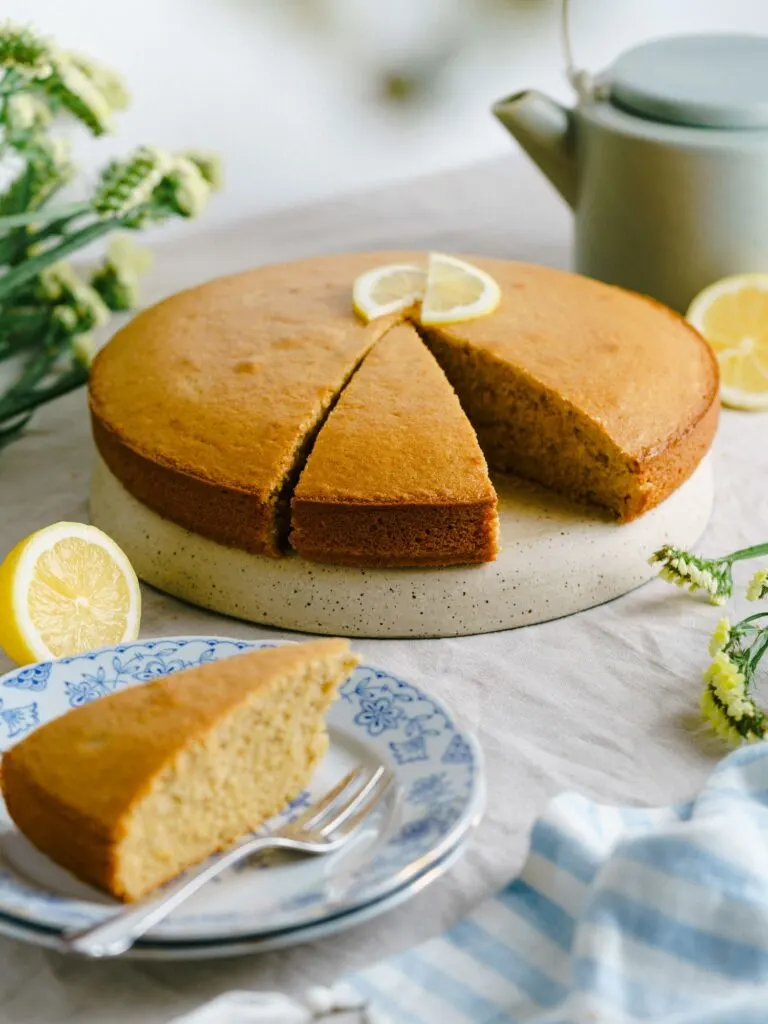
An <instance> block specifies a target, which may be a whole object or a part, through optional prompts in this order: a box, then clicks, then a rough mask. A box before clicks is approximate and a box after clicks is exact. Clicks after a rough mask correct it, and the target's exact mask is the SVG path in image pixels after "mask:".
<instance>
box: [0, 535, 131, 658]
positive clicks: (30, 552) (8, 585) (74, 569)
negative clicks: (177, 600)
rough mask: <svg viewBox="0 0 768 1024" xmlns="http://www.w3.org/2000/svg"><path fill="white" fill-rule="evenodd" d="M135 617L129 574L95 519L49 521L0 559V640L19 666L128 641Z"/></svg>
mask: <svg viewBox="0 0 768 1024" xmlns="http://www.w3.org/2000/svg"><path fill="white" fill-rule="evenodd" d="M140 619H141V591H140V589H139V581H138V579H137V578H136V573H135V572H134V571H133V567H132V566H131V563H130V562H129V561H128V559H127V558H126V556H125V555H124V554H123V552H122V551H121V550H120V548H119V547H118V546H117V544H115V542H114V541H113V540H112V539H111V538H110V537H108V536H107V535H106V534H105V533H102V531H101V530H97V529H96V527H95V526H86V525H84V524H83V523H54V525H53V526H48V527H46V528H45V529H43V530H38V531H37V533H33V534H31V535H30V536H29V537H27V538H26V539H25V540H22V541H20V542H19V543H18V544H17V545H16V547H15V548H14V549H13V550H12V551H11V552H10V554H9V555H8V556H7V558H6V559H5V561H4V562H3V563H2V565H0V647H2V648H3V650H4V651H5V653H6V654H7V655H8V656H9V657H10V658H13V660H14V661H16V662H17V663H18V664H20V665H25V664H27V663H29V662H31V661H45V660H48V659H50V658H60V657H64V656H68V655H72V654H80V653H83V652H84V651H90V650H93V649H94V648H95V647H103V646H106V645H108V644H117V643H122V642H124V641H126V640H135V639H136V637H137V636H138V632H139V622H140Z"/></svg>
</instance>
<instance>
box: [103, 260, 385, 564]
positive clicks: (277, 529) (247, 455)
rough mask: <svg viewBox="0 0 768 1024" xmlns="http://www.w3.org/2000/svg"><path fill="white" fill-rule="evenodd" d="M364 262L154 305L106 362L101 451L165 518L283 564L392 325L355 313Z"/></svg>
mask: <svg viewBox="0 0 768 1024" xmlns="http://www.w3.org/2000/svg"><path fill="white" fill-rule="evenodd" d="M356 267H357V264H356V263H355V262H354V261H352V262H351V263H350V262H348V261H347V262H345V260H344V259H343V258H336V259H333V260H328V259H324V260H323V259H321V260H317V261H312V260H307V261H305V262H303V263H297V264H295V265H287V266H286V265H276V266H270V267H260V268H258V269H257V270H253V271H249V272H248V273H245V274H238V275H236V276H234V277H228V278H221V279H219V280H217V281H211V282H210V283H209V284H206V285H202V286H200V287H198V288H193V289H191V290H189V291H186V292H182V293H181V294H179V295H175V296H173V297H172V298H170V299H167V300H166V301H165V302H161V303H160V304H159V305H157V306H154V307H153V308H151V309H148V310H146V311H145V312H143V313H141V314H140V315H139V316H137V317H136V318H135V319H134V320H132V321H131V322H130V323H129V324H128V325H127V326H126V327H124V328H123V329H122V330H121V331H120V332H118V334H117V335H116V336H115V337H114V338H113V339H112V341H111V342H110V344H109V345H108V346H107V347H106V348H105V349H104V350H103V351H102V352H101V353H100V355H99V356H98V357H97V359H96V360H95V362H94V365H93V369H92V371H91V379H90V405H91V413H92V420H93V431H94V438H95V441H96V445H97V447H98V449H99V451H100V453H101V455H102V457H103V459H104V461H105V462H106V464H107V466H109V468H110V469H111V471H112V472H113V474H114V475H115V476H116V477H117V478H118V480H120V481H121V483H122V484H123V485H124V486H125V488H126V489H127V490H128V491H129V492H130V493H131V494H133V495H134V497H136V498H138V499H139V501H141V502H143V503H144V504H145V505H147V506H148V507H149V508H151V509H153V510H154V511H155V512H159V513H160V515H162V516H165V517H166V518H167V519H170V520H172V521H173V522H176V523H178V524H179V525H180V526H185V527H187V528H188V529H190V530H193V531H194V532H196V533H200V534H203V535H204V536H206V537H210V538H211V539H212V540H216V541H219V542H220V543H223V544H229V545H233V546H235V547H240V548H244V549H245V550H247V551H252V552H256V553H259V554H267V555H277V554H279V553H280V550H281V548H282V546H283V542H284V539H285V537H284V535H285V532H286V531H287V521H286V518H285V517H286V511H287V505H288V502H289V500H290V492H291V488H292V486H293V484H294V483H295V481H296V477H297V475H298V470H299V468H300V466H301V464H302V461H303V458H304V455H305V454H306V451H307V450H308V448H309V446H310V445H311V443H312V439H313V437H314V434H315V433H316V431H317V429H318V427H319V425H320V424H321V422H322V420H323V418H324V416H325V415H326V413H327V411H328V409H329V407H330V405H331V404H332V402H333V401H334V399H335V398H336V396H337V395H338V393H339V391H340V390H341V389H342V388H343V387H344V384H345V383H346V381H347V380H348V379H349V377H350V375H351V374H352V373H353V372H354V370H355V368H356V366H357V365H358V363H359V362H360V360H361V359H362V358H363V357H364V355H365V353H366V352H367V350H368V348H369V347H370V346H371V344H372V343H373V342H374V341H375V340H376V338H378V337H379V336H381V334H383V333H384V332H385V331H386V329H387V327H388V326H389V323H390V322H391V321H387V320H386V319H382V320H377V321H375V322H374V323H372V324H370V325H369V326H364V325H362V324H360V323H358V322H357V321H356V320H355V319H354V317H353V316H352V315H351V314H350V310H349V288H350V281H351V280H352V279H353V278H354V276H355V273H356Z"/></svg>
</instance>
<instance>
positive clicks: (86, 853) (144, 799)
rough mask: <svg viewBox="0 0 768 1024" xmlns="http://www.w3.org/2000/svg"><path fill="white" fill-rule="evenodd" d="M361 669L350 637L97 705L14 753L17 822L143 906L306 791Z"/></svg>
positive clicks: (253, 658)
mask: <svg viewBox="0 0 768 1024" xmlns="http://www.w3.org/2000/svg"><path fill="white" fill-rule="evenodd" d="M358 661H359V659H358V658H357V657H356V656H355V655H354V654H352V653H351V652H350V650H349V643H348V641H346V640H316V641H313V642H311V643H306V644H289V645H286V646H283V647H275V648H267V649H262V650H258V651H251V652H249V653H246V654H241V655H237V656H235V657H232V658H228V659H225V660H223V661H214V662H210V663H209V664H206V665H202V666H200V667H197V668H192V669H187V670H186V671H183V672H179V673H177V674H175V675H171V676H167V677H165V678H164V679H159V680H156V681H154V682H151V683H146V684H144V685H140V686H133V687H129V688H127V689H124V690H120V691H118V692H116V693H113V694H111V695H110V696H108V697H103V698H101V699H99V700H96V701H94V702H92V703H90V704H85V705H83V706H82V707H80V708H76V709H75V710H73V711H70V712H68V713H67V714H65V715H62V716H61V717H60V718H57V719H55V720H54V721H52V722H50V723H48V724H47V725H44V726H42V727H41V728H39V729H37V730H36V731H35V732H33V733H31V734H30V735H29V736H28V737H27V738H26V739H24V740H22V741H21V742H20V743H19V744H17V745H16V746H15V747H13V748H11V750H10V751H8V752H7V753H6V754H4V755H3V771H2V791H3V796H4V798H5V802H6V805H7V807H8V812H9V814H10V816H11V818H12V819H13V821H14V822H15V823H16V825H17V826H18V827H19V829H20V830H21V831H22V832H23V833H24V834H25V835H26V836H27V837H28V838H29V839H30V840H31V842H33V843H34V844H35V846H37V847H38V848H39V849H40V850H42V851H43V853H45V854H47V855H48V856H49V857H50V858H51V859H52V860H54V861H56V863H58V864H60V865H62V866H63V867H65V868H67V869H68V870H70V871H71V872H72V873H73V874H75V875H77V876H78V877H79V878H81V879H83V880H84V881H86V882H90V883H91V884H92V885H96V886H98V887H99V888H101V889H105V890H107V891H108V892H110V893H112V894H113V895H114V896H117V897H118V899H121V900H135V899H138V898H139V897H140V896H143V895H144V894H145V893H147V892H150V891H151V890H152V889H154V888H155V887H157V886H158V885H161V884H162V883H163V882H165V881H167V880H169V879H171V878H173V877H174V876H175V875H177V874H179V873H180V872H181V871H183V870H185V869H186V868H188V867H190V866H191V865H192V864H195V863H197V862H198V861H201V860H203V859H204V858H205V857H207V856H209V855H210V854H211V853H213V852H215V851H216V850H220V849H223V848H225V847H227V846H229V845H230V844H231V843H232V842H234V841H235V840H236V839H238V838H239V837H240V836H242V835H244V834H245V833H247V832H248V831H250V830H252V829H254V828H256V827H257V826H259V825H261V824H262V822H264V821H265V820H266V819H267V818H269V817H271V816H272V815H273V814H276V813H277V812H278V811H279V810H281V809H282V808H283V807H284V806H285V805H286V804H287V803H288V802H289V801H290V800H291V799H293V798H294V797H296V796H297V795H298V794H299V793H300V792H301V791H302V789H303V788H304V786H305V785H306V784H307V782H308V781H309V780H310V778H311V776H312V774H313V772H314V770H315V766H316V765H317V764H318V762H319V761H320V759H321V758H322V757H323V755H324V753H325V750H326V747H327V743H328V739H327V734H326V730H325V724H324V718H325V714H326V712H327V710H328V707H329V705H330V703H331V701H332V700H333V699H334V696H335V693H336V689H337V687H338V686H339V685H340V684H341V683H342V682H343V681H344V680H345V679H347V677H348V676H349V674H350V673H351V672H352V670H353V669H354V667H355V666H356V665H357V664H358Z"/></svg>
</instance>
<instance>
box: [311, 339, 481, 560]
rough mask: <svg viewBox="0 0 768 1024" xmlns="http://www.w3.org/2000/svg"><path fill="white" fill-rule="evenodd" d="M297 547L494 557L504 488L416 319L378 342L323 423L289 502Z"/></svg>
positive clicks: (339, 556)
mask: <svg viewBox="0 0 768 1024" xmlns="http://www.w3.org/2000/svg"><path fill="white" fill-rule="evenodd" d="M292 525H293V530H292V533H291V544H292V545H293V547H295V548H296V550H297V551H298V552H299V553H300V554H302V555H303V556H304V557H306V558H310V559H312V560H314V561H324V562H335V563H338V564H345V565H377V566H405V565H451V564H457V563H460V562H483V561H489V560H491V559H493V558H494V557H495V555H496V550H497V548H496V536H497V514H496V493H495V491H494V489H493V485H492V484H491V481H490V479H489V477H488V470H487V467H486V464H485V458H484V457H483V453H482V451H481V450H480V446H479V444H478V443H477V438H476V437H475V432H474V430H473V429H472V426H471V424H470V423H469V420H468V419H467V418H466V416H465V414H464V412H463V411H462V409H461V405H460V404H459V400H458V399H457V397H456V395H455V393H454V391H453V388H452V387H451V386H450V384H449V383H448V381H447V380H446V378H445V375H444V374H443V372H442V370H441V369H440V367H439V366H438V365H437V363H436V362H435V360H434V358H433V356H432V355H430V353H429V351H428V350H427V348H426V347H425V345H424V343H423V342H422V341H421V339H420V338H419V336H418V335H417V334H416V332H415V331H414V330H413V328H412V327H410V326H402V327H396V328H394V329H392V330H391V331H390V332H389V333H388V334H387V335H386V336H385V337H384V338H383V339H382V340H381V341H379V342H378V344H377V345H376V346H375V348H374V349H373V350H372V351H371V353H370V354H369V355H368V357H367V358H366V360H365V362H364V363H363V365H362V367H361V368H360V370H358V372H357V374H356V375H355V377H354V378H353V379H352V381H351V383H350V384H349V385H348V387H347V388H346V390H345V391H344V393H343V394H342V396H341V398H340V400H339V402H338V404H337V405H336V407H335V408H334V410H333V412H331V414H330V416H329V418H328V420H327V421H326V423H325V426H324V427H323V429H322V430H321V432H320V434H319V436H318V439H317V441H316V443H315V446H314V448H313V450H312V452H311V454H310V456H309V460H308V461H307V464H306V466H305V468H304V471H303V472H302V474H301V477H300V479H299V483H298V485H297V487H296V491H295V494H294V498H293V503H292Z"/></svg>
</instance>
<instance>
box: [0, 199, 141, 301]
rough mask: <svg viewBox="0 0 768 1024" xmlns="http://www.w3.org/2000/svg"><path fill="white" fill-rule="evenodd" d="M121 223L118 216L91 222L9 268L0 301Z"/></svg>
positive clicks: (1, 280) (0, 280) (0, 283)
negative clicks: (36, 254) (44, 250)
mask: <svg viewBox="0 0 768 1024" xmlns="http://www.w3.org/2000/svg"><path fill="white" fill-rule="evenodd" d="M120 225H121V220H120V218H117V217H115V218H110V219H105V220H99V221H96V223H95V224H89V225H88V227H85V228H81V229H80V231H76V232H74V233H73V234H71V235H68V236H67V237H66V239H65V240H64V241H63V242H62V243H61V244H60V245H57V246H55V247H54V248H53V249H48V251H47V252H43V253H40V255H39V256H33V257H32V258H31V259H29V260H26V261H25V262H24V263H20V264H19V265H18V266H16V267H14V268H13V269H12V270H9V271H8V272H7V273H5V274H3V276H2V277H0V303H2V302H3V301H4V300H5V299H7V297H8V296H9V295H12V294H13V292H14V291H15V290H16V289H17V288H20V287H21V285H23V284H26V283H27V282H28V281H31V280H32V279H33V278H35V277H37V275H38V274H39V273H40V272H41V271H43V270H45V269H46V268H47V267H50V266H53V264H54V263H58V262H59V260H63V259H64V257H65V256H69V254H70V253H72V252H76V251H77V250H78V249H82V247H83V246H84V245H89V244H90V243H91V242H95V241H96V239H97V238H101V237H102V235H106V234H108V233H109V232H110V231H113V230H114V229H115V228H116V227H119V226H120Z"/></svg>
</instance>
